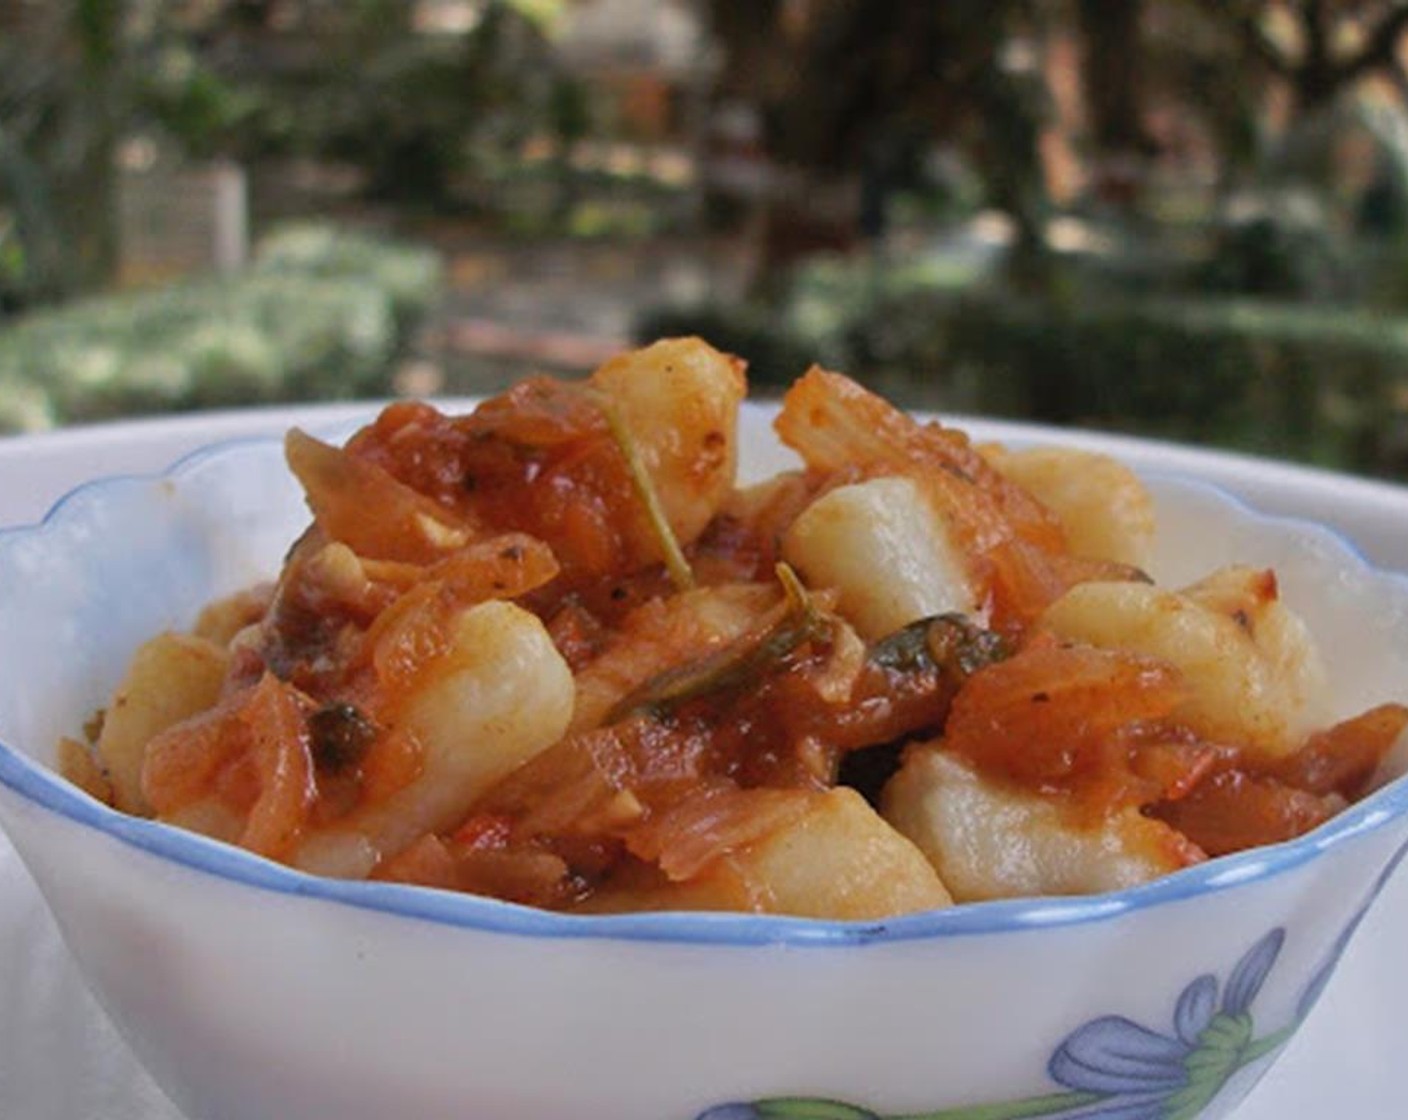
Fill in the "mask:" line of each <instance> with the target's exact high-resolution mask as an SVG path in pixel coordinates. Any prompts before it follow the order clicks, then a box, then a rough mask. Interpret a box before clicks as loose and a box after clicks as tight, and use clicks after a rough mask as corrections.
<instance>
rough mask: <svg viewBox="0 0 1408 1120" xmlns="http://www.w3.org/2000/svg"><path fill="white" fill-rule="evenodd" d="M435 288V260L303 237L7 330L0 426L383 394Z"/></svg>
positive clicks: (294, 234) (2, 339) (343, 238)
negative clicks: (226, 265)
mask: <svg viewBox="0 0 1408 1120" xmlns="http://www.w3.org/2000/svg"><path fill="white" fill-rule="evenodd" d="M438 287H439V265H438V262H437V260H436V258H435V257H434V255H433V254H430V253H428V252H424V251H421V250H418V249H410V248H407V247H404V246H398V245H382V244H380V243H378V242H375V241H373V240H371V239H369V238H365V237H360V236H356V235H344V234H338V233H335V232H333V231H330V230H326V229H322V230H319V229H302V230H298V231H290V232H288V233H284V234H280V235H278V236H276V237H274V238H273V239H271V241H270V243H269V245H268V246H267V247H266V248H265V249H264V250H262V251H261V253H260V254H259V256H258V258H257V260H256V263H255V264H254V265H253V266H251V267H250V268H249V269H247V270H245V271H244V272H242V273H239V274H237V275H235V276H232V277H228V278H218V279H201V280H196V281H193V282H190V283H187V284H183V285H178V286H175V287H172V288H168V289H165V290H161V291H154V292H143V293H138V294H131V295H118V296H110V297H105V298H101V299H92V300H86V301H84V302H82V303H77V304H72V305H69V306H67V307H64V308H60V309H58V310H54V311H48V312H43V313H40V314H35V315H32V316H30V317H28V318H25V319H22V320H20V321H18V322H17V323H16V325H15V326H13V327H11V328H10V329H8V330H6V331H5V332H4V333H3V334H0V399H3V400H4V402H5V405H4V407H3V408H0V431H19V430H33V429H36V428H42V427H46V426H48V425H50V424H52V423H56V422H72V421H86V420H100V419H107V418H111V417H117V416H124V415H131V414H134V413H152V412H164V411H171V410H181V409H194V408H210V407H218V406H231V405H240V404H252V403H267V402H274V401H289V400H312V399H328V398H338V397H343V398H345V397H355V396H365V395H382V394H385V393H387V392H389V391H390V388H391V379H392V376H393V374H394V372H395V369H396V364H397V358H398V356H399V354H400V353H401V351H402V348H403V347H404V345H405V343H406V341H407V339H408V338H409V336H410V333H411V331H412V330H413V328H414V326H415V325H416V323H417V322H418V321H419V320H420V318H421V317H422V316H423V315H424V314H425V313H426V312H427V311H428V310H429V308H430V307H431V305H432V302H433V300H434V298H435V295H436V293H437V291H438Z"/></svg>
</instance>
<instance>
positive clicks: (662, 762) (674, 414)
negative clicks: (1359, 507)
mask: <svg viewBox="0 0 1408 1120" xmlns="http://www.w3.org/2000/svg"><path fill="white" fill-rule="evenodd" d="M745 387H746V385H745V379H744V366H743V363H742V362H740V361H739V360H738V359H735V358H732V357H730V356H728V355H725V354H722V353H720V352H718V351H716V350H714V349H713V348H711V347H709V346H708V345H707V344H705V343H703V342H701V341H699V340H697V339H668V340H664V341H661V342H658V343H655V344H654V345H652V346H648V347H645V348H644V349H641V350H638V351H634V352H631V353H628V354H623V355H621V356H619V357H617V358H614V359H612V360H610V361H608V362H607V363H606V364H605V365H603V366H602V367H601V368H600V369H598V370H597V371H596V372H595V373H594V374H592V375H591V377H589V378H587V379H585V380H584V381H580V382H567V381H559V380H554V379H551V378H544V377H539V378H530V379H528V380H527V381H524V382H522V383H520V384H519V385H516V386H514V387H513V388H512V389H510V390H509V391H508V392H506V393H504V394H502V395H501V396H498V397H494V398H491V399H489V400H486V401H484V402H482V403H481V404H480V405H479V406H478V407H476V408H475V409H474V410H473V411H472V412H470V413H468V414H466V415H464V416H448V415H445V414H443V413H441V412H440V411H438V410H437V409H435V408H433V407H432V406H430V405H428V404H424V403H417V402H398V403H395V404H392V405H390V406H388V407H387V408H385V409H384V410H383V411H382V412H381V413H380V414H379V415H378V416H377V417H376V418H375V419H374V420H373V421H372V422H371V423H370V424H368V425H366V426H365V427H364V428H362V429H360V430H359V431H358V432H357V433H356V434H355V435H354V436H353V437H352V438H351V439H350V440H349V441H348V442H347V443H346V445H345V446H343V447H334V446H331V445H328V444H324V443H321V442H319V441H318V440H315V439H313V438H312V437H309V436H307V435H304V434H302V433H299V432H293V433H290V435H289V437H288V439H287V440H286V444H285V453H286V457H287V459H288V461H289V466H290V469H291V471H292V472H293V473H294V475H295V476H296V477H297V479H298V481H299V482H300V484H301V485H302V487H303V489H304V493H305V495H306V498H307V504H308V507H309V511H310V514H311V520H310V523H309V526H308V528H307V530H306V532H304V534H303V535H302V536H301V537H300V538H299V540H298V541H296V542H295V543H294V545H293V547H292V548H291V549H290V550H289V552H288V554H287V556H286V558H285V561H284V563H283V565H282V568H281V569H280V570H279V571H278V572H277V573H274V575H275V577H276V578H275V579H274V580H273V581H272V582H271V583H270V584H267V585H264V586H261V587H258V588H253V589H250V590H248V591H244V592H240V593H238V594H236V595H234V596H232V597H230V598H228V599H225V600H221V601H219V602H217V603H213V604H211V605H210V606H209V607H208V608H207V609H206V610H205V611H204V612H203V613H202V615H201V616H200V618H199V619H197V620H196V622H195V624H194V627H193V630H192V632H191V633H189V634H162V635H158V636H156V637H154V638H153V639H151V640H150V641H149V642H147V643H146V644H145V645H143V646H141V647H140V648H139V649H138V650H137V651H136V653H135V654H134V656H133V658H132V662H131V665H130V667H129V669H128V671H127V674H126V676H125V677H124V679H123V680H122V681H121V682H120V683H119V685H118V687H117V689H116V691H115V692H114V694H113V698H112V701H111V703H110V704H109V705H108V707H107V709H106V711H105V713H103V718H102V719H101V720H98V721H94V722H93V723H92V724H91V725H90V727H89V728H88V730H87V733H86V734H85V737H84V738H83V739H79V738H77V737H73V738H66V739H65V740H64V741H63V742H62V743H61V744H60V748H59V754H60V760H61V765H62V767H63V768H64V770H65V771H66V772H67V773H68V774H69V775H70V776H71V778H72V779H73V780H74V781H75V783H77V784H79V785H81V787H82V788H83V789H85V790H86V791H87V792H88V793H89V794H90V795H91V796H94V797H97V798H100V799H103V800H106V801H109V802H110V803H111V804H112V805H113V806H114V807H115V808H117V809H120V810H122V811H124V812H130V813H136V814H142V815H146V816H151V817H155V818H156V819H158V820H160V821H162V822H164V823H167V824H171V825H174V826H178V827H183V828H188V829H192V830H195V831H198V832H202V833H205V834H207V835H209V836H211V837H214V838H216V839H218V840H223V841H226V842H229V843H233V844H238V845H241V846H243V847H245V848H247V849H249V850H251V851H253V852H256V853H258V854H260V855H263V856H266V857H268V858H271V859H276V860H280V861H283V862H286V863H289V864H291V865H293V866H296V867H299V868H301V869H303V870H305V871H309V872H313V873H317V874H323V875H332V876H340V877H349V878H374V879H388V880H396V881H402V882H407V883H414V884H419V885H423V886H430V887H436V888H441V889H448V890H457V891H468V892H473V893H477V894H482V895H486V896H491V897H495V898H500V899H505V900H508V901H512V902H517V903H523V904H527V905H533V906H539V907H547V908H553V909H559V910H566V911H574V912H579V913H585V914H598V913H610V912H619V911H630V910H642V909H707V910H743V911H750V912H756V913H768V914H788V915H795V916H800V917H807V918H829V919H837V920H856V921H871V920H876V919H881V918H884V917H886V916H889V915H893V914H901V913H911V912H914V911H921V910H933V909H938V908H942V907H947V906H951V905H954V904H963V903H968V902H976V901H982V900H985V899H995V898H1011V897H1019V896H1024V895H1048V894H1069V893H1089V892H1100V891H1108V890H1117V889H1120V888H1123V887H1127V886H1131V885H1133V884H1137V883H1142V882H1146V881H1148V880H1150V879H1153V878H1156V877H1158V876H1161V875H1165V874H1168V873H1169V872H1172V871H1175V870H1177V869H1178V868H1180V867H1185V866H1188V865H1189V864H1192V863H1196V862H1198V861H1199V860H1203V859H1206V858H1211V857H1215V856H1216V855H1218V854H1221V853H1223V852H1228V851H1236V850H1240V849H1242V848H1245V847H1248V846H1253V845H1257V844H1264V843H1270V842H1274V841H1277V840H1281V839H1285V838H1287V837H1288V836H1294V835H1297V834H1299V833H1300V832H1303V831H1305V830H1307V829H1309V828H1313V827H1315V825H1316V824H1318V823H1319V822H1320V821H1322V820H1324V819H1326V818H1327V817H1328V816H1330V815H1332V814H1333V813H1335V812H1337V811H1339V810H1340V809H1341V808H1343V806H1344V805H1346V804H1347V803H1349V802H1351V801H1353V800H1354V799H1355V798H1356V797H1359V796H1361V795H1362V794H1363V793H1364V792H1366V790H1367V789H1368V788H1369V787H1370V785H1371V784H1372V782H1373V781H1374V775H1375V772H1376V770H1377V769H1379V768H1380V767H1381V766H1382V765H1383V763H1384V759H1385V758H1387V757H1390V755H1391V752H1393V751H1394V750H1398V751H1401V750H1403V749H1404V748H1403V747H1402V746H1397V747H1396V746H1395V744H1396V743H1398V741H1399V739H1400V738H1401V734H1402V732H1403V730H1404V728H1405V726H1408V708H1405V707H1404V706H1402V705H1400V704H1397V703H1393V702H1386V703H1384V704H1382V705H1380V706H1378V707H1375V708H1371V709H1370V710H1369V711H1367V712H1364V713H1362V714H1360V715H1357V716H1355V717H1353V718H1350V719H1347V720H1343V721H1341V722H1339V723H1329V722H1328V720H1327V715H1326V712H1327V705H1326V703H1325V691H1326V686H1325V674H1324V670H1323V666H1322V664H1321V661H1320V656H1319V654H1318V652H1317V650H1316V648H1315V644H1314V641H1313V639H1312V637H1311V635H1310V634H1309V632H1308V631H1307V629H1306V627H1305V625H1304V624H1303V623H1302V622H1301V621H1300V620H1299V619H1298V618H1297V616H1296V615H1295V613H1294V611H1293V610H1292V609H1291V607H1290V606H1289V605H1288V604H1286V603H1284V602H1283V601H1282V599H1281V595H1280V590H1279V587H1278V585H1277V582H1276V578H1275V575H1274V573H1272V572H1268V571H1264V570H1259V569H1255V568H1251V567H1228V568H1223V569H1221V570H1218V571H1214V572H1211V573H1209V574H1208V575H1207V577H1206V578H1204V579H1203V580H1201V581H1199V582H1197V583H1195V584H1193V585H1191V586H1188V587H1184V588H1181V589H1176V590H1174V589H1167V588H1160V587H1156V586H1154V585H1153V584H1151V583H1150V582H1149V581H1148V577H1147V576H1146V575H1145V574H1144V572H1143V571H1142V569H1143V568H1144V567H1146V566H1147V563H1148V559H1149V556H1150V550H1151V548H1152V541H1153V535H1154V505H1153V501H1152V499H1151V498H1150V496H1149V494H1148V493H1147V492H1146V491H1145V489H1144V487H1143V485H1142V483H1141V482H1140V480H1139V479H1138V477H1137V476H1135V475H1134V474H1133V473H1132V472H1130V471H1129V470H1128V469H1126V468H1125V467H1123V466H1122V465H1120V464H1119V463H1117V462H1115V461H1114V460H1111V459H1108V458H1106V457H1103V456H1095V455H1091V454H1088V453H1086V452H1078V451H1070V450H1062V449H1039V450H1012V449H1007V448H999V447H975V446H974V445H973V444H972V443H971V442H970V441H969V439H968V438H967V436H966V435H965V434H964V433H962V432H960V431H957V430H956V429H953V428H950V427H947V426H945V425H943V424H941V423H938V422H932V421H930V422H925V421H921V420H918V419H916V418H913V417H911V416H908V415H906V414H905V413H903V412H902V411H900V410H899V409H897V408H895V407H893V406H892V405H890V404H889V403H888V402H886V401H884V400H883V399H881V398H880V397H878V396H876V395H875V394H873V393H870V392H869V391H868V390H866V389H864V388H863V387H862V386H860V385H859V384H857V383H856V382H854V381H851V380H850V379H848V378H846V377H844V376H842V375H840V374H836V373H832V372H829V371H826V370H822V369H819V368H813V369H812V370H810V371H808V372H807V373H806V374H804V375H803V376H802V377H801V378H800V379H799V380H798V382H797V383H796V384H795V385H794V386H793V387H792V388H791V389H790V390H789V391H788V392H787V394H786V395H785V396H784V398H783V400H782V402H781V405H780V407H779V408H778V412H777V417H776V422H775V427H776V430H777V432H778V435H779V436H780V438H781V439H782V441H783V442H784V444H786V445H787V446H788V447H790V448H791V449H792V450H793V451H795V452H796V453H797V455H798V456H799V458H800V460H801V466H800V468H799V469H796V470H793V471H790V472H786V473H783V474H781V475H778V476H777V477H775V478H773V479H768V480H762V481H758V482H755V483H754V484H752V485H749V486H740V485H739V480H738V479H737V478H736V472H737V462H738V451H739V448H738V409H739V405H740V402H741V400H742V398H743V396H744V391H745Z"/></svg>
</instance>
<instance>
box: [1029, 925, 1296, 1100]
mask: <svg viewBox="0 0 1408 1120" xmlns="http://www.w3.org/2000/svg"><path fill="white" fill-rule="evenodd" d="M1285 937H1286V935H1285V930H1283V929H1280V928H1277V929H1274V930H1272V931H1271V932H1270V933H1268V934H1267V935H1266V936H1265V937H1263V938H1262V939H1261V940H1260V941H1258V942H1257V943H1256V944H1255V945H1254V946H1252V948H1251V949H1250V951H1248V952H1247V954H1246V955H1245V956H1244V957H1243V958H1242V959H1241V960H1240V961H1239V962H1238V963H1237V966H1236V968H1234V969H1233V970H1232V975H1231V976H1230V977H1228V980H1227V984H1226V987H1225V988H1223V990H1222V999H1221V1001H1220V1003H1219V1000H1218V982H1217V978H1216V977H1215V976H1212V975H1205V976H1199V977H1198V978H1197V979H1196V980H1194V981H1193V982H1192V983H1191V984H1189V985H1188V986H1187V987H1186V988H1184V989H1183V993H1182V995H1180V996H1179V998H1178V1004H1177V1006H1176V1007H1175V1008H1174V1013H1173V1030H1172V1031H1171V1032H1170V1033H1168V1034H1161V1033H1159V1032H1157V1031H1153V1030H1150V1029H1149V1028H1148V1027H1144V1026H1141V1025H1140V1024H1138V1023H1135V1022H1133V1021H1132V1020H1130V1019H1126V1018H1124V1017H1123V1016H1119V1015H1106V1016H1103V1017H1102V1018H1099V1019H1092V1020H1091V1021H1090V1022H1088V1023H1086V1024H1085V1025H1084V1026H1083V1027H1080V1028H1079V1029H1077V1030H1076V1031H1074V1032H1072V1033H1071V1034H1070V1035H1068V1036H1067V1037H1066V1039H1065V1041H1064V1042H1062V1043H1061V1045H1060V1046H1059V1047H1057V1049H1056V1052H1055V1053H1054V1054H1053V1055H1052V1056H1051V1061H1050V1063H1049V1064H1048V1066H1047V1072H1048V1073H1049V1074H1050V1076H1051V1079H1052V1080H1053V1081H1055V1082H1056V1083H1057V1084H1059V1085H1064V1086H1065V1087H1066V1088H1068V1089H1073V1090H1076V1091H1078V1092H1082V1093H1090V1094H1093V1095H1095V1096H1096V1097H1097V1098H1098V1099H1096V1100H1094V1101H1092V1102H1090V1103H1088V1104H1084V1105H1080V1106H1078V1107H1076V1108H1073V1109H1070V1110H1068V1111H1064V1112H1061V1113H1059V1115H1060V1116H1062V1117H1068V1118H1069V1120H1076V1118H1080V1120H1086V1118H1091V1120H1094V1118H1097V1117H1098V1118H1099V1120H1174V1118H1180V1120H1181V1118H1184V1117H1193V1116H1196V1115H1198V1113H1199V1112H1201V1111H1202V1109H1203V1107H1204V1106H1205V1105H1207V1103H1208V1102H1209V1101H1211V1100H1212V1099H1213V1097H1215V1096H1216V1095H1217V1093H1218V1092H1219V1091H1220V1090H1221V1089H1222V1087H1223V1085H1225V1084H1226V1082H1227V1080H1228V1078H1230V1077H1231V1076H1232V1074H1233V1073H1234V1072H1236V1071H1237V1070H1238V1069H1239V1068H1241V1066H1242V1065H1244V1064H1246V1062H1247V1061H1248V1060H1249V1057H1248V1048H1249V1047H1250V1046H1251V1044H1252V1018H1251V1014H1250V1008H1251V1005H1252V1001H1253V1000H1255V999H1256V997H1257V993H1259V992H1260V991H1261V987H1262V984H1264V983H1265V981H1266V977H1267V975H1268V974H1269V973H1270V972H1271V968H1272V966H1273V965H1274V964H1275V963H1276V958H1277V957H1278V956H1279V955H1280V952H1281V946H1282V944H1283V943H1284V941H1285ZM1259 1049H1260V1047H1259V1046H1258V1050H1259ZM1257 1056H1259V1055H1257Z"/></svg>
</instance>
